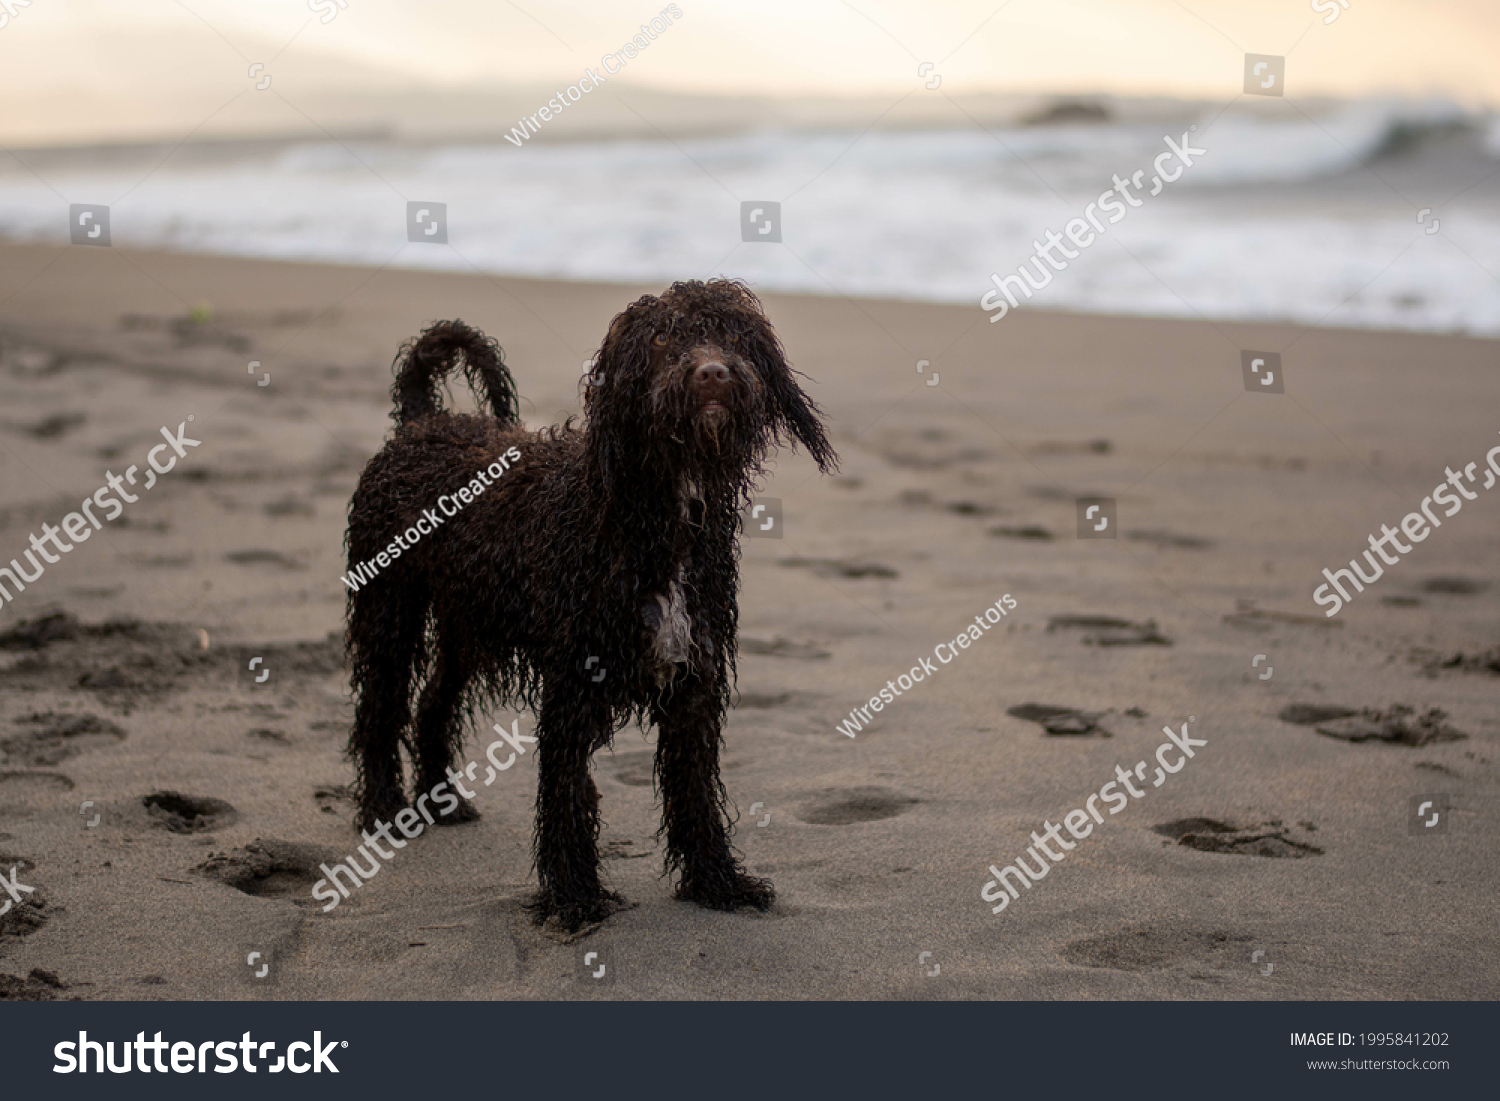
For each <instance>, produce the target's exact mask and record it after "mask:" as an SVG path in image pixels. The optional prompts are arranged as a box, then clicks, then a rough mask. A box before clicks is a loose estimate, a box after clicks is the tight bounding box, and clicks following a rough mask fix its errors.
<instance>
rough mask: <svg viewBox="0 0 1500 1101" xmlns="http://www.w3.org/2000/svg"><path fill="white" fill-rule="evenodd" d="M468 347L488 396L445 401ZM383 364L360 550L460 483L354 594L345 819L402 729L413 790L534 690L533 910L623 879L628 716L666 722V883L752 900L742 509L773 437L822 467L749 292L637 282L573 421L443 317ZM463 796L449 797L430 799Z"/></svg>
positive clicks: (661, 778) (796, 392)
mask: <svg viewBox="0 0 1500 1101" xmlns="http://www.w3.org/2000/svg"><path fill="white" fill-rule="evenodd" d="M460 364H461V365H462V367H463V370H464V372H465V374H466V375H467V377H468V380H469V382H470V385H471V386H473V387H475V388H476V389H478V390H482V391H483V395H484V397H485V398H486V399H487V401H488V404H489V409H490V415H460V414H455V413H449V412H445V411H444V410H443V409H442V408H441V405H440V401H439V396H438V388H439V385H440V383H441V382H442V380H443V377H444V376H445V375H446V374H447V373H448V372H450V371H452V370H453V369H454V368H456V367H458V366H459V365H460ZM395 372H396V381H395V385H394V387H393V388H392V397H393V398H394V400H395V402H396V411H395V412H394V413H393V417H394V419H395V420H396V421H397V423H398V425H399V427H398V429H397V431H396V433H395V435H394V438H392V439H391V441H390V442H389V443H388V444H387V445H386V446H385V448H384V450H382V451H381V452H380V454H378V455H377V456H376V457H375V458H374V459H372V460H371V462H370V464H369V466H368V467H366V469H365V472H364V474H363V476H362V477H361V478H360V483H359V488H358V490H357V491H356V492H355V494H354V499H353V501H352V502H351V504H350V510H349V534H348V540H347V541H348V550H349V562H350V568H351V569H353V568H355V567H356V566H357V565H359V564H360V563H364V562H367V561H369V560H371V559H373V558H375V556H376V555H377V554H378V553H380V552H382V551H384V550H386V548H388V547H389V546H390V545H391V544H392V542H393V541H397V536H398V535H399V534H400V533H403V532H406V531H407V530H408V529H409V528H411V527H412V526H413V525H415V524H417V522H418V521H419V520H420V519H422V518H423V517H424V515H426V516H433V515H434V514H432V513H424V510H430V509H432V507H433V505H434V503H435V502H436V500H437V499H438V497H439V496H440V495H442V494H450V495H454V494H457V493H458V491H459V489H460V488H461V487H469V488H468V489H467V490H466V492H468V493H470V494H471V495H473V498H472V503H470V504H467V505H466V506H465V507H463V508H462V509H461V510H460V509H455V511H456V514H455V515H453V516H452V517H448V518H445V519H443V520H442V522H441V523H440V525H439V526H436V527H435V528H433V529H432V533H431V534H429V535H424V536H423V537H422V538H421V539H420V540H419V541H417V542H415V543H412V542H410V540H409V539H408V541H407V543H406V549H405V551H404V553H401V554H400V555H399V557H394V558H391V557H388V559H387V561H388V562H389V565H388V566H387V567H386V568H384V569H383V570H382V571H381V572H380V573H379V574H378V575H376V577H374V578H373V579H372V580H370V581H369V582H368V583H367V584H365V585H363V586H362V587H360V588H359V589H358V590H357V591H354V592H352V593H351V594H350V595H349V609H348V614H349V623H348V636H347V640H348V647H349V654H350V658H351V662H352V668H353V687H354V693H355V698H356V711H355V720H354V728H353V731H352V733H351V735H350V739H349V753H350V756H351V757H352V758H353V760H354V762H355V765H356V768H357V774H358V775H357V784H356V788H357V793H358V799H359V814H358V824H359V826H360V828H362V829H371V828H373V827H374V826H375V825H376V823H377V822H379V821H382V820H384V821H386V822H390V821H391V820H392V819H393V818H394V816H395V814H396V813H397V812H399V811H401V810H402V809H404V808H406V807H407V805H408V802H407V795H406V791H405V788H404V785H403V774H402V763H401V753H400V750H401V747H402V746H403V745H404V746H405V747H406V749H407V752H408V754H409V756H410V758H411V763H412V770H413V773H414V780H415V784H414V791H415V792H417V793H427V792H432V791H433V790H434V789H436V788H439V787H442V786H444V785H445V784H448V783H450V782H452V781H453V780H455V779H462V777H461V775H460V774H457V773H453V772H451V771H450V769H451V768H452V767H453V766H454V765H456V764H458V762H459V752H460V748H461V743H462V737H463V728H464V726H465V724H466V722H467V721H468V720H469V719H470V718H471V717H472V714H473V711H474V709H475V708H476V707H478V706H480V705H482V704H484V703H499V704H504V705H510V706H523V705H524V706H527V707H531V708H533V709H534V710H535V711H536V716H537V723H536V737H537V740H538V741H537V754H538V759H539V764H538V768H539V790H538V794H537V806H536V828H535V833H534V837H533V854H534V860H535V866H536V873H537V879H538V881H539V883H540V891H539V892H538V895H537V897H536V901H535V903H534V904H533V913H534V914H535V916H536V918H537V920H538V921H543V920H546V919H547V918H548V917H552V916H555V917H556V918H557V919H558V920H559V921H560V922H561V924H562V926H563V927H564V928H567V929H569V930H575V929H577V928H579V927H581V926H583V925H584V924H587V923H590V922H594V921H598V920H602V919H603V918H604V917H605V916H606V915H607V914H608V913H609V912H610V910H611V904H612V903H613V902H617V901H618V896H616V895H614V894H613V893H611V892H609V891H607V890H606V889H605V887H604V884H603V883H602V882H601V881H600V877H599V853H598V836H599V793H598V790H597V789H596V788H595V786H594V782H593V780H592V779H591V777H590V775H589V759H590V757H591V755H592V754H593V752H594V751H595V750H597V749H599V748H600V747H601V746H603V745H606V744H608V743H609V742H610V740H611V739H612V738H613V736H614V734H615V732H616V731H618V730H620V729H621V728H622V727H624V726H625V725H626V724H627V723H628V722H629V721H630V720H631V719H632V718H634V719H636V720H637V721H638V722H640V723H642V724H645V723H652V724H655V726H656V728H657V731H658V735H657V747H656V762H655V778H656V783H657V786H658V789H659V791H660V793H661V799H662V828H661V832H662V833H663V834H665V837H666V844H667V857H666V860H667V871H668V873H671V872H673V871H675V872H677V873H678V876H679V882H678V885H677V897H679V898H684V899H691V900H692V901H694V902H697V903H700V904H701V905H704V906H708V907H712V908H714V909H720V910H731V909H734V908H735V907H738V906H754V907H759V908H762V909H764V908H766V907H768V906H769V905H770V904H771V902H772V900H773V898H774V892H773V890H772V887H771V884H770V883H769V882H767V881H766V880H763V879H757V878H755V877H753V876H750V875H747V874H746V873H745V871H744V870H743V868H742V867H741V866H740V864H739V862H738V861H737V860H736V858H735V854H734V851H733V849H732V848H731V846H730V841H729V832H730V825H729V821H728V817H727V809H726V803H727V795H726V793H725V790H724V785H723V783H722V782H721V780H720V778H719V747H720V744H721V742H722V740H723V737H722V731H723V726H724V719H725V716H726V714H727V712H728V709H729V703H730V693H731V690H732V687H733V681H734V674H735V653H736V625H737V623H738V618H739V610H738V607H737V594H738V590H739V544H738V537H739V534H740V513H741V511H742V509H744V508H745V507H747V506H748V504H749V500H750V491H751V489H752V488H753V486H754V483H755V482H756V480H757V479H758V478H759V477H760V476H761V475H762V474H763V468H762V464H763V462H764V460H765V458H766V455H767V453H768V451H769V449H771V448H772V447H775V446H783V445H788V444H793V443H795V442H800V443H801V444H802V445H803V446H804V447H805V448H806V449H807V450H808V452H809V453H810V454H811V455H812V457H813V458H814V459H815V460H816V461H817V463H818V466H819V468H820V469H821V470H823V471H824V472H825V473H826V472H828V471H829V470H831V469H834V468H835V467H836V464H837V457H836V456H835V455H834V452H833V449H832V448H831V447H830V446H829V444H828V440H827V438H826V437H825V436H824V432H823V424H822V421H821V420H820V416H819V410H818V407H817V406H816V405H815V404H814V403H813V402H812V401H811V400H809V399H808V398H807V396H806V395H804V394H803V392H802V390H801V389H800V388H799V387H798V386H797V383H796V381H795V378H794V373H793V371H792V370H791V369H790V368H789V367H788V365H787V362H786V357H785V355H784V354H783V351H782V348H781V344H780V342H779V341H778V339H777V337H776V334H775V332H774V331H773V330H772V328H771V325H770V323H769V321H767V319H766V316H765V314H764V312H763V311H762V309H761V305H760V302H759V301H758V300H757V299H756V298H755V296H754V295H753V294H751V293H750V291H749V290H747V289H746V288H745V287H743V286H742V285H740V284H739V283H736V282H733V281H730V280H714V281H712V282H707V283H704V282H697V281H693V282H682V283H674V284H673V285H672V286H671V288H670V289H669V290H667V292H666V293H665V294H663V295H661V296H660V297H655V296H651V295H647V296H645V297H642V298H640V299H639V300H637V301H636V302H634V303H633V304H632V305H631V306H630V307H629V308H627V309H626V310H625V311H624V312H623V313H621V314H620V315H619V316H617V317H616V318H615V319H614V320H613V321H612V322H611V324H610V326H609V331H608V334H607V335H606V336H605V338H604V344H603V346H602V347H601V348H600V350H599V352H598V354H597V356H596V357H595V361H594V366H593V367H592V369H591V370H590V371H589V373H588V374H587V375H586V376H585V383H586V387H585V391H584V403H583V404H584V414H585V415H584V421H583V424H582V426H581V427H577V426H575V425H574V424H573V422H572V419H571V418H569V420H568V421H567V422H566V423H564V424H562V425H559V426H554V427H552V428H548V429H544V430H542V431H540V432H529V431H527V430H526V429H525V428H523V427H522V425H521V422H520V417H519V416H518V414H517V409H516V392H515V385H514V382H513V381H512V379H511V376H510V372H509V371H508V370H507V369H506V367H505V364H504V361H503V359H502V357H501V350H500V348H499V346H498V345H497V344H496V343H495V342H494V341H493V340H490V339H488V338H486V337H485V336H484V335H483V334H481V333H479V332H478V331H476V330H474V329H472V328H469V327H467V326H465V325H464V324H463V323H462V322H459V321H444V322H439V323H438V324H435V325H433V326H432V327H431V328H429V329H428V330H426V332H424V333H423V334H422V336H421V337H420V338H419V339H417V340H416V341H414V342H412V343H410V344H408V345H407V346H406V347H404V348H403V349H402V350H401V353H400V355H398V357H397V359H396V364H395ZM517 455H519V458H517V457H516V456H517ZM502 460H503V461H502ZM491 464H500V465H497V466H493V467H492V465H491ZM481 470H486V471H488V472H489V473H488V475H486V477H485V478H477V477H476V472H477V471H481ZM497 472H498V473H500V476H499V477H491V476H490V475H494V474H496V473H497ZM449 500H450V504H451V503H453V502H454V501H455V500H456V498H453V497H450V499H449ZM445 511H446V508H445ZM439 515H440V514H439ZM431 527H432V524H431V520H430V519H429V520H428V521H426V526H425V527H424V528H419V529H418V530H419V531H422V530H426V529H427V528H431ZM601 674H602V676H601ZM419 685H420V686H421V687H420V691H421V695H420V702H419V703H418V704H417V706H416V709H415V710H416V713H415V715H413V713H412V697H413V694H414V693H415V692H416V691H417V688H418V686H419ZM455 786H457V785H455ZM460 790H461V789H460ZM435 797H436V796H435ZM442 798H443V799H445V800H451V799H453V798H454V796H453V794H452V793H447V794H444V795H443V796H442ZM429 817H430V816H429ZM476 817H478V813H477V811H475V810H474V808H473V806H472V805H471V804H469V802H468V801H467V800H463V801H461V802H460V804H459V806H458V808H457V809H456V810H455V811H454V812H453V813H452V814H450V815H449V816H448V817H446V818H444V819H442V820H441V821H442V822H443V823H444V824H447V823H452V822H458V821H470V820H472V819H474V818H476Z"/></svg>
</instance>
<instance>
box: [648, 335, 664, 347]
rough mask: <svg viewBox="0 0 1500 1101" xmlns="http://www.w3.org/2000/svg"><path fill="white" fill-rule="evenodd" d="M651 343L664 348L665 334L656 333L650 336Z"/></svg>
mask: <svg viewBox="0 0 1500 1101" xmlns="http://www.w3.org/2000/svg"><path fill="white" fill-rule="evenodd" d="M651 343H652V344H654V345H656V346H657V347H658V348H665V347H666V346H667V334H666V333H657V334H656V335H655V336H653V337H652V338H651Z"/></svg>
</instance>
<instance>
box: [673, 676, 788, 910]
mask: <svg viewBox="0 0 1500 1101" xmlns="http://www.w3.org/2000/svg"><path fill="white" fill-rule="evenodd" d="M652 717H653V719H654V721H655V723H656V726H657V743H656V775H657V781H658V783H659V784H660V787H661V797H662V830H663V832H665V834H666V838H667V867H668V869H669V870H671V869H674V868H675V869H677V870H678V871H679V872H680V874H681V878H680V881H679V882H678V884H677V897H678V898H682V899H688V900H690V901H692V902H696V903H698V904H699V905H700V906H707V907H708V908H710V909H713V910H733V909H736V908H738V907H740V906H754V907H756V908H757V909H761V910H764V909H767V908H769V907H770V905H771V903H772V902H773V901H775V898H776V892H775V889H774V888H773V887H772V886H771V882H770V880H766V879H758V878H756V877H755V876H752V875H748V874H746V872H745V870H744V869H743V868H742V867H741V866H740V864H739V862H738V861H737V860H736V859H735V856H734V850H733V849H732V848H731V846H730V844H729V823H728V820H727V817H726V811H725V803H726V794H725V791H724V784H723V782H722V781H721V780H720V779H719V747H720V744H721V741H722V739H721V734H720V731H721V727H722V722H723V720H722V716H721V713H720V709H719V706H718V703H717V700H716V698H715V693H714V691H713V687H712V685H711V684H710V683H708V682H707V681H704V680H703V679H701V678H699V677H698V676H696V675H695V674H688V675H687V676H686V678H685V679H679V681H678V683H677V684H676V685H674V686H673V688H672V690H671V692H670V694H669V695H668V696H667V697H666V698H665V699H664V700H663V701H662V702H661V703H660V704H658V705H657V706H656V707H654V708H653V716H652Z"/></svg>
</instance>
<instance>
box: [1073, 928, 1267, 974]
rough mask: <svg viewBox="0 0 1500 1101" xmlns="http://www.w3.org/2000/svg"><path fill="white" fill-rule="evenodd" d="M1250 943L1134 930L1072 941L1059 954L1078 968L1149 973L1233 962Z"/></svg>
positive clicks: (1222, 936)
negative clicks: (1187, 965) (1192, 964)
mask: <svg viewBox="0 0 1500 1101" xmlns="http://www.w3.org/2000/svg"><path fill="white" fill-rule="evenodd" d="M1250 940H1251V938H1250V937H1249V936H1248V935H1246V934H1238V933H1223V932H1198V931H1195V930H1185V929H1184V930H1165V929H1134V930H1129V931H1127V932H1124V933H1106V934H1105V935H1103V936H1098V937H1089V938H1087V939H1086V940H1075V941H1074V942H1073V943H1071V944H1069V945H1067V946H1066V947H1065V948H1064V949H1063V950H1062V956H1063V958H1064V959H1065V960H1067V961H1068V962H1069V963H1072V964H1077V965H1078V966H1079V967H1107V968H1109V969H1110V970H1112V971H1151V970H1155V969H1156V968H1159V967H1166V966H1168V965H1170V964H1173V963H1177V962H1179V961H1184V962H1187V961H1193V962H1207V961H1217V962H1221V963H1222V962H1227V961H1229V960H1237V959H1238V958H1239V957H1241V956H1242V955H1243V954H1244V946H1245V945H1246V944H1248V943H1250Z"/></svg>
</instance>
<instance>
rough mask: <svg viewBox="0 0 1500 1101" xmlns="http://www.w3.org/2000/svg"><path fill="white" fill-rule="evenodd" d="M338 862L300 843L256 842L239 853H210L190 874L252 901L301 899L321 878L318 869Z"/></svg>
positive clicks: (317, 848)
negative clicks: (242, 894) (229, 888)
mask: <svg viewBox="0 0 1500 1101" xmlns="http://www.w3.org/2000/svg"><path fill="white" fill-rule="evenodd" d="M340 859H342V857H341V856H340V855H339V854H338V853H337V852H336V851H335V850H333V849H330V848H327V847H326V846H323V845H310V844H307V843H305V842H301V841H278V840H276V839H275V838H274V837H268V838H265V839H256V840H255V841H252V842H250V844H248V845H246V846H245V847H244V848H242V849H233V850H231V851H230V852H227V853H213V854H211V855H210V856H209V858H208V859H207V860H205V861H204V862H203V863H202V864H199V865H198V866H197V867H196V868H194V869H193V871H195V872H197V873H198V874H199V875H203V876H206V877H208V878H209V879H212V880H215V881H217V882H219V883H223V884H224V885H225V886H228V887H233V888H234V889H235V890H236V891H243V892H244V893H245V894H247V895H254V896H255V897H256V898H286V897H289V896H290V897H293V898H296V897H297V896H305V898H306V901H307V902H309V903H311V902H312V898H311V892H312V887H313V884H314V883H316V882H317V881H318V880H319V879H321V878H322V876H323V873H322V871H321V870H320V869H319V865H322V864H332V863H335V862H336V861H338V860H340Z"/></svg>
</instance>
